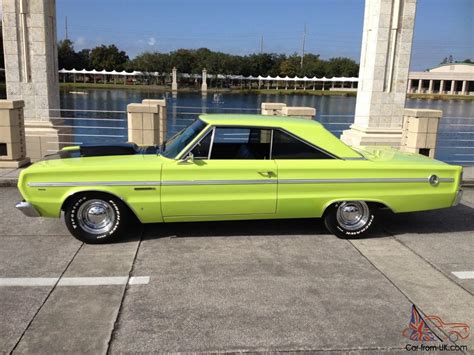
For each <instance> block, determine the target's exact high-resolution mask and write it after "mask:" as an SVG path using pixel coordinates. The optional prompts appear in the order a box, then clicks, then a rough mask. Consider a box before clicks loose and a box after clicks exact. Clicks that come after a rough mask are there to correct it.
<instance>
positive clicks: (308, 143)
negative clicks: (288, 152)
mask: <svg viewBox="0 0 474 355" xmlns="http://www.w3.org/2000/svg"><path fill="white" fill-rule="evenodd" d="M273 129H274V130H279V131H282V132H283V133H286V134H288V135H289V136H290V137H292V138H295V139H296V140H298V141H300V142H301V143H303V144H306V145H307V146H309V147H311V148H313V149H316V150H317V151H319V152H320V153H323V154H324V155H327V156H329V157H331V158H332V159H339V160H340V159H341V158H339V157H338V156H337V155H334V154H332V153H330V152H328V151H327V150H324V149H323V148H320V147H318V146H316V145H314V144H313V143H310V142H308V141H306V140H304V139H303V138H300V137H298V136H297V135H295V134H293V133H291V132H289V131H287V130H286V129H284V128H281V127H277V128H273ZM272 138H273V137H272ZM272 149H273V144H272ZM272 157H273V151H272ZM277 159H278V158H277ZM281 160H325V159H281Z"/></svg>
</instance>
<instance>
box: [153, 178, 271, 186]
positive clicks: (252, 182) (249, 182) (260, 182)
mask: <svg viewBox="0 0 474 355" xmlns="http://www.w3.org/2000/svg"><path fill="white" fill-rule="evenodd" d="M277 183H278V181H277V180H276V179H273V180H270V179H267V180H262V179H259V180H191V181H181V180H178V181H163V182H162V183H161V185H162V186H194V185H263V184H277Z"/></svg>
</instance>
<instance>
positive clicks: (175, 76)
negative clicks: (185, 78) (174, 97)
mask: <svg viewBox="0 0 474 355" xmlns="http://www.w3.org/2000/svg"><path fill="white" fill-rule="evenodd" d="M171 75H172V77H173V81H172V83H171V90H172V91H178V70H177V69H176V67H174V68H173V71H172V73H171Z"/></svg>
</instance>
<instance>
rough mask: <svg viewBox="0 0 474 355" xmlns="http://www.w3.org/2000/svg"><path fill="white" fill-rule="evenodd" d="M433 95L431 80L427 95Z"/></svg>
mask: <svg viewBox="0 0 474 355" xmlns="http://www.w3.org/2000/svg"><path fill="white" fill-rule="evenodd" d="M432 93H433V80H430V86H429V87H428V94H432Z"/></svg>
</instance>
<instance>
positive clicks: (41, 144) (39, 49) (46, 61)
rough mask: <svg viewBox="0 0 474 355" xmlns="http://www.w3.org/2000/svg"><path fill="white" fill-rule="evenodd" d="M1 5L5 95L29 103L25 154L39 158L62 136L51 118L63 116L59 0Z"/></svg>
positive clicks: (20, 0) (6, 1)
mask: <svg viewBox="0 0 474 355" xmlns="http://www.w3.org/2000/svg"><path fill="white" fill-rule="evenodd" d="M2 10H3V45H4V54H5V78H6V86H7V98H8V99H11V100H19V99H21V100H23V101H24V102H25V107H24V110H23V112H24V118H25V135H26V147H27V152H26V153H27V155H28V156H29V157H30V158H31V159H32V160H37V159H40V158H42V157H43V156H44V155H45V154H47V153H52V152H53V151H55V150H58V149H59V141H60V139H59V132H58V130H57V129H56V128H54V126H53V124H52V123H51V121H50V119H51V118H54V117H57V116H59V110H58V109H59V78H58V75H59V74H58V61H57V57H58V55H57V43H56V42H57V39H56V2H55V0H35V1H27V0H4V1H3V2H2ZM54 122H57V123H58V124H61V123H62V121H59V120H58V121H54ZM70 138H71V136H67V137H66V138H64V139H61V140H63V141H64V140H68V139H70ZM65 143H67V142H65Z"/></svg>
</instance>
